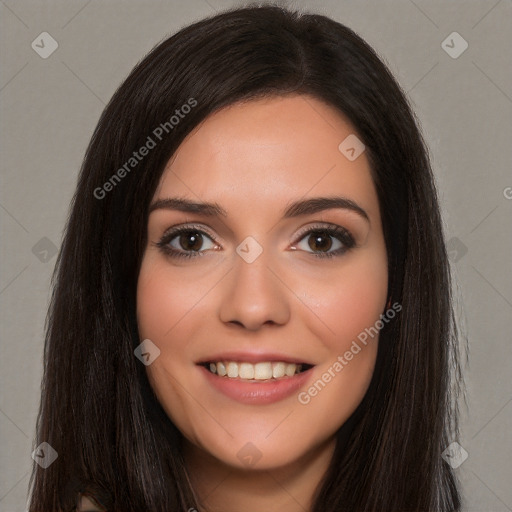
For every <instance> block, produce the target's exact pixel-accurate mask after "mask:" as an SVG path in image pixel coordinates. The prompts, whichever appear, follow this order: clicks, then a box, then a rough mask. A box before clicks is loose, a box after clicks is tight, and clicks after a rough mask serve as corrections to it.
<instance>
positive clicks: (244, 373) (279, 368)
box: [201, 361, 313, 382]
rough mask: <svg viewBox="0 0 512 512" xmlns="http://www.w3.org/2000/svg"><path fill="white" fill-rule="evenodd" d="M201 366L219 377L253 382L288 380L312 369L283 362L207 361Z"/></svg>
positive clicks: (302, 364)
mask: <svg viewBox="0 0 512 512" xmlns="http://www.w3.org/2000/svg"><path fill="white" fill-rule="evenodd" d="M201 366H204V367H205V368H206V369H207V370H208V371H209V372H210V373H213V374H215V375H218V376H219V377H223V378H226V379H238V380H247V381H253V382H259V381H269V380H277V379H283V378H289V377H293V376H294V375H298V374H299V373H303V372H306V371H308V370H310V369H311V368H313V366H312V365H310V364H306V363H299V364H297V363H286V362H284V361H272V362H270V361H268V362H260V363H255V364H252V363H247V362H237V361H217V362H213V361H208V362H205V363H201Z"/></svg>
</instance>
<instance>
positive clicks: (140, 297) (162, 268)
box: [137, 257, 209, 343]
mask: <svg viewBox="0 0 512 512" xmlns="http://www.w3.org/2000/svg"><path fill="white" fill-rule="evenodd" d="M155 260H156V258H151V257H147V258H146V259H145V260H144V261H143V263H142V266H141V270H140V274H139V279H138V283H137V323H138V327H139V335H140V336H141V339H144V338H149V339H152V340H153V339H154V340H160V342H161V343H162V342H165V343H172V339H173V338H175V334H176V332H177V331H180V330H182V329H183V328H184V325H186V322H182V319H183V318H185V316H188V315H190V314H192V313H193V314H201V308H202V307H203V305H202V303H201V299H202V298H204V295H205V293H206V292H207V291H208V284H209V283H208V280H207V279H205V278H202V279H201V278H200V279H197V276H194V277H191V276H187V273H186V272H181V273H179V272H170V270H169V265H168V264H166V262H165V261H164V262H160V261H155ZM191 279H192V280H193V286H191V284H190V282H191ZM183 334H185V335H186V333H183Z"/></svg>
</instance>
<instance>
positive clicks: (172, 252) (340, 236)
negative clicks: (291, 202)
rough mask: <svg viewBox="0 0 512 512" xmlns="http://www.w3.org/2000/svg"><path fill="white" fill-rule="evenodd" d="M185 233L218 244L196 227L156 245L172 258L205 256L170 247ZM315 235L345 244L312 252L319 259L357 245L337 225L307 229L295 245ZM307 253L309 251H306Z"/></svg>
mask: <svg viewBox="0 0 512 512" xmlns="http://www.w3.org/2000/svg"><path fill="white" fill-rule="evenodd" d="M184 233H199V234H200V235H206V236H207V237H208V238H210V239H211V240H212V241H213V242H214V243H217V241H216V240H215V238H214V237H213V235H211V234H210V233H207V232H206V231H205V230H204V228H202V227H199V226H194V225H188V226H182V227H178V228H175V229H171V231H169V232H167V233H165V234H164V236H163V237H162V238H161V239H160V240H159V241H158V242H156V243H155V244H154V245H155V246H157V247H158V248H159V249H160V250H162V251H163V253H164V254H166V255H167V256H169V257H171V258H189V259H190V258H196V257H200V256H204V255H205V251H184V250H179V251H178V250H176V249H173V248H172V247H170V246H169V243H170V242H171V241H172V240H174V239H175V238H176V237H177V236H180V235H182V234H184ZM314 233H321V234H325V235H327V236H331V237H333V238H336V239H337V240H338V241H340V242H341V243H342V244H343V247H341V248H339V249H336V250H335V251H332V252H312V253H310V254H312V255H313V256H315V257H317V258H333V257H335V256H341V255H342V254H344V253H346V252H347V251H349V250H350V249H352V248H354V247H355V245H356V243H355V240H354V237H353V236H352V235H351V234H350V232H349V231H348V230H347V229H345V228H342V227H341V226H336V225H320V226H312V227H308V228H307V229H305V230H304V231H303V232H302V233H300V234H299V235H297V241H296V242H295V243H294V245H295V244H297V243H299V242H301V241H302V240H303V239H304V238H306V236H307V235H311V234H314ZM306 252H307V251H306Z"/></svg>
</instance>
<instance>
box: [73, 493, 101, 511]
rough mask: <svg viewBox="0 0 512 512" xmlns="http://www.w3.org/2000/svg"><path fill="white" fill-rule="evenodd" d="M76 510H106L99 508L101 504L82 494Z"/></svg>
mask: <svg viewBox="0 0 512 512" xmlns="http://www.w3.org/2000/svg"><path fill="white" fill-rule="evenodd" d="M76 512H105V510H104V509H102V508H99V505H98V504H97V503H96V502H95V501H94V500H93V499H92V498H89V497H88V496H82V495H80V499H79V502H78V507H77V509H76Z"/></svg>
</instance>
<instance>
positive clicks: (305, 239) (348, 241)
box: [295, 226, 356, 257]
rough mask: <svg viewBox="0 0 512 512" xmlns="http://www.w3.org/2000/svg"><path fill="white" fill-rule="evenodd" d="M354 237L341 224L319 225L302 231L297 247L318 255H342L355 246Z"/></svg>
mask: <svg viewBox="0 0 512 512" xmlns="http://www.w3.org/2000/svg"><path fill="white" fill-rule="evenodd" d="M355 245H356V243H355V240H354V237H353V236H352V235H351V234H350V232H349V231H347V230H346V229H345V228H342V227H341V226H333V227H318V228H313V229H309V230H308V231H306V232H303V233H302V238H300V240H299V242H298V243H296V245H295V248H296V249H300V250H301V251H304V252H307V253H309V254H312V255H313V256H318V257H332V256H341V255H342V254H344V253H345V252H347V251H348V250H350V249H352V248H353V247H355Z"/></svg>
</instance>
